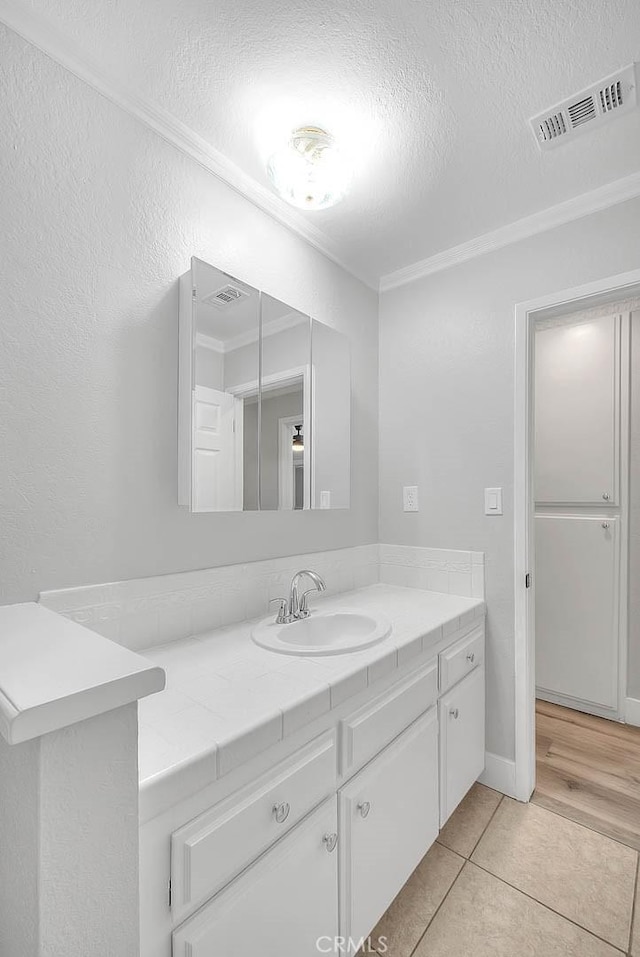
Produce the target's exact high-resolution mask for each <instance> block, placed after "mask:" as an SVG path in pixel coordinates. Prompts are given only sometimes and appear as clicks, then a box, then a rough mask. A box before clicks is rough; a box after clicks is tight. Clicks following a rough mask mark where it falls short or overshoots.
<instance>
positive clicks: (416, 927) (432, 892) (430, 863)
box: [371, 844, 464, 957]
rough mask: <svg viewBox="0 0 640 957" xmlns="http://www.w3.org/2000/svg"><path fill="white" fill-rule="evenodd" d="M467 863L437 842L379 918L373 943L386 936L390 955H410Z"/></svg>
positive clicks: (372, 938) (403, 956)
mask: <svg viewBox="0 0 640 957" xmlns="http://www.w3.org/2000/svg"><path fill="white" fill-rule="evenodd" d="M463 864H464V860H463V859H462V858H461V857H459V856H458V855H457V854H454V853H453V852H452V851H450V850H448V848H446V847H441V846H440V845H439V844H434V845H433V847H431V849H430V850H429V852H428V853H427V854H426V855H425V857H423V859H422V860H421V862H420V863H419V864H418V866H417V867H416V869H415V871H414V872H413V874H412V875H411V877H410V878H409V880H408V881H407V883H406V884H405V885H404V887H403V888H402V890H401V891H400V893H399V894H398V896H397V897H396V899H395V900H394V901H393V903H392V904H391V906H390V907H389V909H388V911H387V912H386V914H385V915H384V916H383V917H382V918H381V919H380V921H379V922H378V925H377V927H376V928H375V930H374V931H373V933H372V934H371V944H372V946H373V947H376V945H377V943H378V941H380V939H381V938H385V940H386V947H387V951H386V952H387V954H389V957H409V955H410V954H411V953H412V952H413V948H414V947H415V946H416V944H417V943H418V941H419V940H420V938H421V937H422V935H423V934H424V931H425V928H426V926H427V924H428V923H429V921H430V920H431V918H432V917H433V915H434V914H435V912H436V911H437V909H438V907H439V906H440V904H441V903H442V900H443V898H444V897H445V895H446V893H447V891H448V890H449V888H450V887H451V885H452V884H453V882H454V881H455V879H456V877H457V876H458V874H459V873H460V869H461V868H462V866H463Z"/></svg>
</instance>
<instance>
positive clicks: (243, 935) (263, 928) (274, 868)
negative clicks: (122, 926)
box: [173, 795, 338, 957]
mask: <svg viewBox="0 0 640 957" xmlns="http://www.w3.org/2000/svg"><path fill="white" fill-rule="evenodd" d="M337 832H338V827H337V813H336V799H335V795H334V797H333V798H332V799H330V800H328V801H326V802H325V803H324V804H323V805H322V806H321V807H319V808H318V809H317V810H316V811H314V813H313V814H311V815H310V816H309V817H307V818H306V819H305V820H304V821H303V822H302V823H301V824H299V825H298V826H297V827H296V828H294V829H293V830H292V831H291V832H290V833H289V834H288V835H287V837H285V838H284V840H282V841H279V842H278V843H277V844H276V846H275V847H273V848H272V849H271V850H270V851H268V852H267V853H266V854H265V855H264V856H263V857H262V858H261V859H260V860H259V861H256V863H255V864H254V865H253V866H252V867H250V868H249V869H248V870H247V871H245V873H244V874H242V875H241V876H240V877H239V878H238V879H237V880H235V881H234V882H233V883H232V884H230V885H229V886H228V887H227V888H225V890H223V891H222V893H221V894H218V896H217V897H216V898H214V900H212V901H210V902H209V903H208V904H206V905H205V906H204V907H202V908H201V909H200V910H199V911H198V913H197V914H195V915H194V916H193V917H190V918H189V920H187V921H185V923H184V924H182V925H181V926H180V927H178V928H177V929H176V930H175V931H174V933H173V957H257V955H259V954H260V955H263V957H276V955H277V957H312V955H314V954H315V955H317V954H318V953H319V950H318V947H317V944H316V942H317V941H318V940H320V939H321V938H322V939H324V940H325V941H326V943H327V944H329V943H333V940H334V939H335V937H336V934H337V933H338V849H337V846H336V837H337ZM331 952H332V953H333V951H331Z"/></svg>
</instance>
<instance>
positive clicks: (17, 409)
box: [0, 27, 378, 602]
mask: <svg viewBox="0 0 640 957" xmlns="http://www.w3.org/2000/svg"><path fill="white" fill-rule="evenodd" d="M0 128H1V129H2V136H3V148H2V151H3V163H2V166H1V168H0V223H2V228H1V229H0V270H1V271H2V274H3V275H2V289H3V297H2V305H1V307H0V308H1V314H2V321H1V323H0V390H1V396H0V401H1V407H2V414H1V416H0V447H1V449H2V453H1V454H2V469H1V470H0V527H1V528H2V536H1V542H0V602H12V601H25V600H29V599H33V598H34V597H35V596H36V595H37V593H38V592H39V591H40V590H41V589H46V588H55V587H61V586H68V585H75V584H82V583H90V582H104V581H109V580H114V579H122V578H132V577H137V576H142V575H156V574H162V573H165V572H173V571H178V570H181V569H183V570H184V569H192V568H198V567H205V566H211V565H216V564H221V563H230V562H241V561H246V560H250V559H260V558H266V557H273V556H276V555H286V554H292V553H295V552H299V551H300V547H301V546H300V543H301V542H303V543H304V549H305V550H307V551H311V550H320V549H326V548H337V547H342V546H348V545H353V544H358V543H366V542H372V541H376V540H377V512H378V501H377V481H376V480H375V476H376V470H377V362H378V353H377V324H376V314H377V297H376V294H375V293H374V292H372V291H371V290H370V289H368V288H366V287H365V286H363V285H362V284H360V283H359V282H358V281H357V280H355V279H353V278H352V277H351V276H349V275H347V274H346V273H345V272H344V271H343V270H341V269H340V268H338V267H337V266H335V265H334V264H333V263H331V262H329V261H328V260H327V259H325V258H324V257H323V256H321V255H320V254H319V253H318V252H316V251H315V250H313V249H312V248H311V247H309V246H308V245H307V244H305V243H304V242H302V241H301V240H300V239H298V238H297V237H295V236H294V235H293V234H292V233H290V232H289V231H287V230H286V229H284V228H283V227H281V226H279V225H278V224H276V223H275V222H274V221H273V220H271V219H270V218H269V217H267V216H266V215H264V214H263V213H261V212H260V211H259V210H257V209H256V208H255V207H254V206H252V205H251V204H250V203H249V202H248V201H247V200H245V199H244V198H242V197H241V196H239V195H238V194H236V193H235V192H233V191H232V190H231V189H229V188H228V187H227V186H225V185H224V184H222V183H221V182H220V181H218V180H216V179H215V178H214V177H213V176H212V175H211V174H209V173H207V172H205V171H204V170H203V169H201V168H200V167H199V166H198V165H196V164H195V163H194V162H193V161H191V160H189V159H187V158H186V157H185V156H184V155H182V154H181V153H179V152H177V151H176V150H175V149H174V148H173V147H171V146H169V145H167V144H166V143H165V142H164V141H163V140H161V139H159V138H158V137H157V136H156V135H155V134H153V133H152V132H150V131H149V130H148V129H147V128H145V127H143V126H141V125H140V124H138V123H136V122H135V121H134V120H133V119H132V118H131V117H130V116H128V115H127V114H125V113H123V112H122V111H121V110H119V109H118V108H116V107H114V106H113V105H112V104H111V103H109V102H108V101H106V100H104V99H103V98H102V97H101V96H99V95H98V94H97V93H96V92H94V91H93V90H92V89H90V88H88V87H86V86H85V85H84V84H82V83H81V82H80V81H79V80H77V79H76V78H75V77H74V76H72V75H71V74H70V73H68V72H66V71H65V70H63V69H62V68H61V67H59V66H57V65H56V64H54V63H53V62H52V61H51V60H49V59H48V58H47V57H45V56H44V55H43V54H41V53H39V52H38V51H37V50H35V48H33V47H31V46H29V45H28V44H26V43H25V42H24V41H22V40H21V39H19V38H18V37H17V36H16V35H15V34H13V33H12V32H11V31H8V30H6V29H5V28H4V27H1V28H0ZM191 255H197V256H200V257H201V258H203V259H205V260H208V261H209V262H212V263H213V264H215V265H217V266H219V267H221V268H222V269H225V270H228V271H229V272H231V273H232V274H236V275H239V276H241V277H243V278H244V279H245V280H246V281H247V282H249V283H251V284H252V285H254V286H257V287H260V288H262V289H264V290H266V291H267V292H269V293H271V294H272V295H275V296H277V297H278V298H280V299H283V300H285V301H287V302H289V303H291V305H292V306H294V307H296V308H298V309H300V310H302V311H304V312H307V313H310V314H311V315H316V316H318V318H320V319H322V320H323V321H324V322H327V323H329V324H330V325H334V326H335V327H336V328H339V329H340V330H342V331H344V332H345V333H347V334H348V335H349V336H350V337H351V340H352V343H353V356H354V359H353V367H352V376H353V400H352V405H353V426H354V427H353V436H354V438H353V457H352V465H353V485H354V488H356V489H357V490H358V492H357V494H354V496H353V502H352V508H351V510H350V511H349V512H335V513H333V514H330V513H328V512H326V511H322V512H320V511H318V512H316V513H313V514H312V513H305V514H304V515H300V514H292V513H289V514H277V513H274V512H265V513H262V514H259V515H256V514H237V513H236V514H227V515H193V516H192V515H189V514H187V513H186V512H185V511H183V510H180V509H178V507H177V505H176V500H177V490H176V468H177V466H176V414H177V413H176V390H177V312H178V282H177V280H178V276H179V275H180V274H181V273H183V272H185V270H186V269H187V268H188V264H189V257H190V256H191ZM372 476H373V479H372Z"/></svg>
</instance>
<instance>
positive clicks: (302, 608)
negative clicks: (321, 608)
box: [298, 588, 318, 618]
mask: <svg viewBox="0 0 640 957" xmlns="http://www.w3.org/2000/svg"><path fill="white" fill-rule="evenodd" d="M317 590H318V589H317V588H307V590H306V591H303V592H302V594H301V595H300V603H299V605H298V616H299V617H300V618H308V617H309V615H310V614H311V609H310V608H309V602H308V600H307V595H310V594H311V593H312V592H314V591H317Z"/></svg>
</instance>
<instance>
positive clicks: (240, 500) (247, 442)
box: [190, 259, 260, 512]
mask: <svg viewBox="0 0 640 957" xmlns="http://www.w3.org/2000/svg"><path fill="white" fill-rule="evenodd" d="M190 284H191V296H192V350H193V353H192V355H193V361H192V382H191V396H192V410H191V433H192V434H191V483H190V485H191V508H192V510H193V511H197V512H202V511H225V512H228V511H240V510H242V509H243V508H244V509H247V508H257V507H258V487H257V484H258V483H257V473H258V439H257V427H256V428H254V429H253V432H252V430H251V423H252V421H253V419H254V418H256V416H257V412H256V410H257V397H258V392H259V382H258V377H259V332H260V294H259V292H258V290H257V289H254V288H252V287H251V286H249V285H247V284H246V283H243V282H240V281H239V280H237V279H235V278H234V277H232V276H229V275H227V274H226V273H224V272H222V271H221V270H219V269H215V268H214V267H213V266H210V265H209V264H208V263H204V262H202V261H201V260H198V259H193V260H192V271H191V278H190ZM252 439H253V442H254V444H253V445H252Z"/></svg>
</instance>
